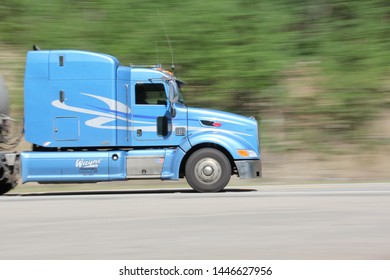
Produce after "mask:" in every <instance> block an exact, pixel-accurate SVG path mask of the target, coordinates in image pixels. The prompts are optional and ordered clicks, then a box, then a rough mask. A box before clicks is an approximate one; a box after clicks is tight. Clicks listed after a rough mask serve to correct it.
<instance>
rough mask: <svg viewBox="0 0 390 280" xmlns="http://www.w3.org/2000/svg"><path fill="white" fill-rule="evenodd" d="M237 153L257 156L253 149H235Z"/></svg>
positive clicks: (244, 155)
mask: <svg viewBox="0 0 390 280" xmlns="http://www.w3.org/2000/svg"><path fill="white" fill-rule="evenodd" d="M237 154H239V155H240V156H242V157H257V153H256V152H255V151H253V150H237Z"/></svg>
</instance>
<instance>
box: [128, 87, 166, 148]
mask: <svg viewBox="0 0 390 280" xmlns="http://www.w3.org/2000/svg"><path fill="white" fill-rule="evenodd" d="M133 102H134V103H133V110H132V120H133V122H132V126H133V127H132V133H133V139H134V140H135V141H134V145H135V146H147V145H154V146H156V145H164V143H165V141H164V137H163V136H162V135H159V134H158V133H157V120H158V118H159V117H163V116H166V115H167V114H168V113H169V107H168V106H169V105H168V103H169V102H168V101H167V85H166V83H164V82H163V81H161V82H152V83H135V84H134V100H133ZM148 142H150V144H149V143H148ZM159 142H161V143H159Z"/></svg>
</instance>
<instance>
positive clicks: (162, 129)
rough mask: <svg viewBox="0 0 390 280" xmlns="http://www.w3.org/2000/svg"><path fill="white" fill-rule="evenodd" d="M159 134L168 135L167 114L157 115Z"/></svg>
mask: <svg viewBox="0 0 390 280" xmlns="http://www.w3.org/2000/svg"><path fill="white" fill-rule="evenodd" d="M157 135H158V136H163V137H165V136H167V135H168V118H167V117H166V116H163V117H157Z"/></svg>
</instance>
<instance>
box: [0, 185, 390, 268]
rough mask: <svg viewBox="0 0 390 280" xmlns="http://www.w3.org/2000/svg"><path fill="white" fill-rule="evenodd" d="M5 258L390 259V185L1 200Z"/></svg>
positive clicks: (0, 248) (0, 243)
mask: <svg viewBox="0 0 390 280" xmlns="http://www.w3.org/2000/svg"><path fill="white" fill-rule="evenodd" d="M0 223H1V225H0V259H27V260H29V259H71V260H73V259H75V260H80V259H142V260H148V259H185V260H189V259H205V260H208V259H221V260H227V259H269V260H278V259H285V260H293V259H303V260H308V259H314V260H318V259H330V260H333V259H364V260H369V259H387V260H388V259H390V184H358V185H354V184H347V185H343V184H340V185H297V186H259V187H247V188H245V187H240V188H236V189H229V188H228V189H227V191H226V192H223V193H216V194H199V193H194V192H191V191H188V190H180V189H178V190H166V191H151V190H148V191H144V192H143V191H141V192H139V191H118V192H112V193H111V192H99V193H69V194H55V195H53V194H40V195H23V196H16V195H12V196H2V197H0Z"/></svg>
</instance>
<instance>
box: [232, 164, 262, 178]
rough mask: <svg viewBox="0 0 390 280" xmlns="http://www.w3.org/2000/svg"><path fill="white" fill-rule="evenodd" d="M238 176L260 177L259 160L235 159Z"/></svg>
mask: <svg viewBox="0 0 390 280" xmlns="http://www.w3.org/2000/svg"><path fill="white" fill-rule="evenodd" d="M234 163H235V164H236V166H237V171H238V177H240V179H255V178H258V177H261V176H262V174H261V160H260V159H258V160H236V161H235V162H234Z"/></svg>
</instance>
